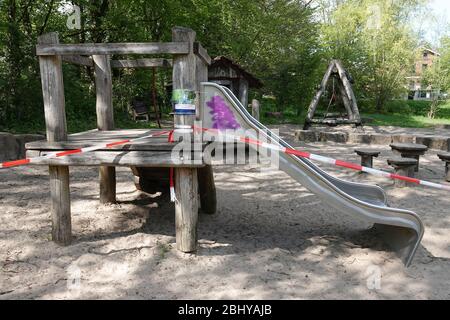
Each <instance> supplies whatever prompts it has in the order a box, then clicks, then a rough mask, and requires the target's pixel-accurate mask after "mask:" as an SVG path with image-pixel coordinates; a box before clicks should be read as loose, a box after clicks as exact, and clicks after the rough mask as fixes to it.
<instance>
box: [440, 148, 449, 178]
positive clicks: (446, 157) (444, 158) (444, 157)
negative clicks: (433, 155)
mask: <svg viewBox="0 0 450 320" xmlns="http://www.w3.org/2000/svg"><path fill="white" fill-rule="evenodd" d="M437 156H438V157H439V159H441V160H442V161H445V181H449V182H450V169H449V168H450V152H440V153H438V154H437Z"/></svg>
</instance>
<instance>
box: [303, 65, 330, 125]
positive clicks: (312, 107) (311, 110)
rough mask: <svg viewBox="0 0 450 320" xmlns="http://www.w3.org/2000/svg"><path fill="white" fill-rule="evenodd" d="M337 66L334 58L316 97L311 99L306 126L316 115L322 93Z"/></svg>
mask: <svg viewBox="0 0 450 320" xmlns="http://www.w3.org/2000/svg"><path fill="white" fill-rule="evenodd" d="M335 66H336V63H335V61H334V60H333V61H332V62H331V63H330V65H329V66H328V69H327V71H326V72H325V75H324V76H323V79H322V82H321V83H320V88H319V89H318V90H317V92H316V94H315V96H314V98H313V99H312V101H311V104H310V105H309V108H308V114H307V116H306V120H305V127H306V126H307V125H308V122H310V121H311V120H312V118H313V117H314V113H315V112H316V108H317V105H318V104H319V101H320V97H322V95H323V93H324V91H325V89H326V86H327V83H328V80H329V79H330V76H331V73H332V72H333V69H334V67H335Z"/></svg>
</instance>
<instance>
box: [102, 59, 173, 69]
mask: <svg viewBox="0 0 450 320" xmlns="http://www.w3.org/2000/svg"><path fill="white" fill-rule="evenodd" d="M111 67H112V68H154V67H159V68H170V67H172V60H171V59H160V58H155V59H136V60H112V61H111Z"/></svg>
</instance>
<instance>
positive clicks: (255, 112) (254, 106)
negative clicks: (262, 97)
mask: <svg viewBox="0 0 450 320" xmlns="http://www.w3.org/2000/svg"><path fill="white" fill-rule="evenodd" d="M252 116H253V118H255V119H256V120H258V121H259V101H258V100H256V99H253V100H252Z"/></svg>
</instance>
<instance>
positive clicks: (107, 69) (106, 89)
mask: <svg viewBox="0 0 450 320" xmlns="http://www.w3.org/2000/svg"><path fill="white" fill-rule="evenodd" d="M92 58H93V60H94V64H95V89H96V95H97V101H96V110H97V128H98V130H100V131H103V130H113V129H114V110H113V104H112V75H111V64H110V57H109V55H94V56H92ZM99 180H100V203H115V202H116V169H115V168H114V167H107V166H103V167H100V169H99Z"/></svg>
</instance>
